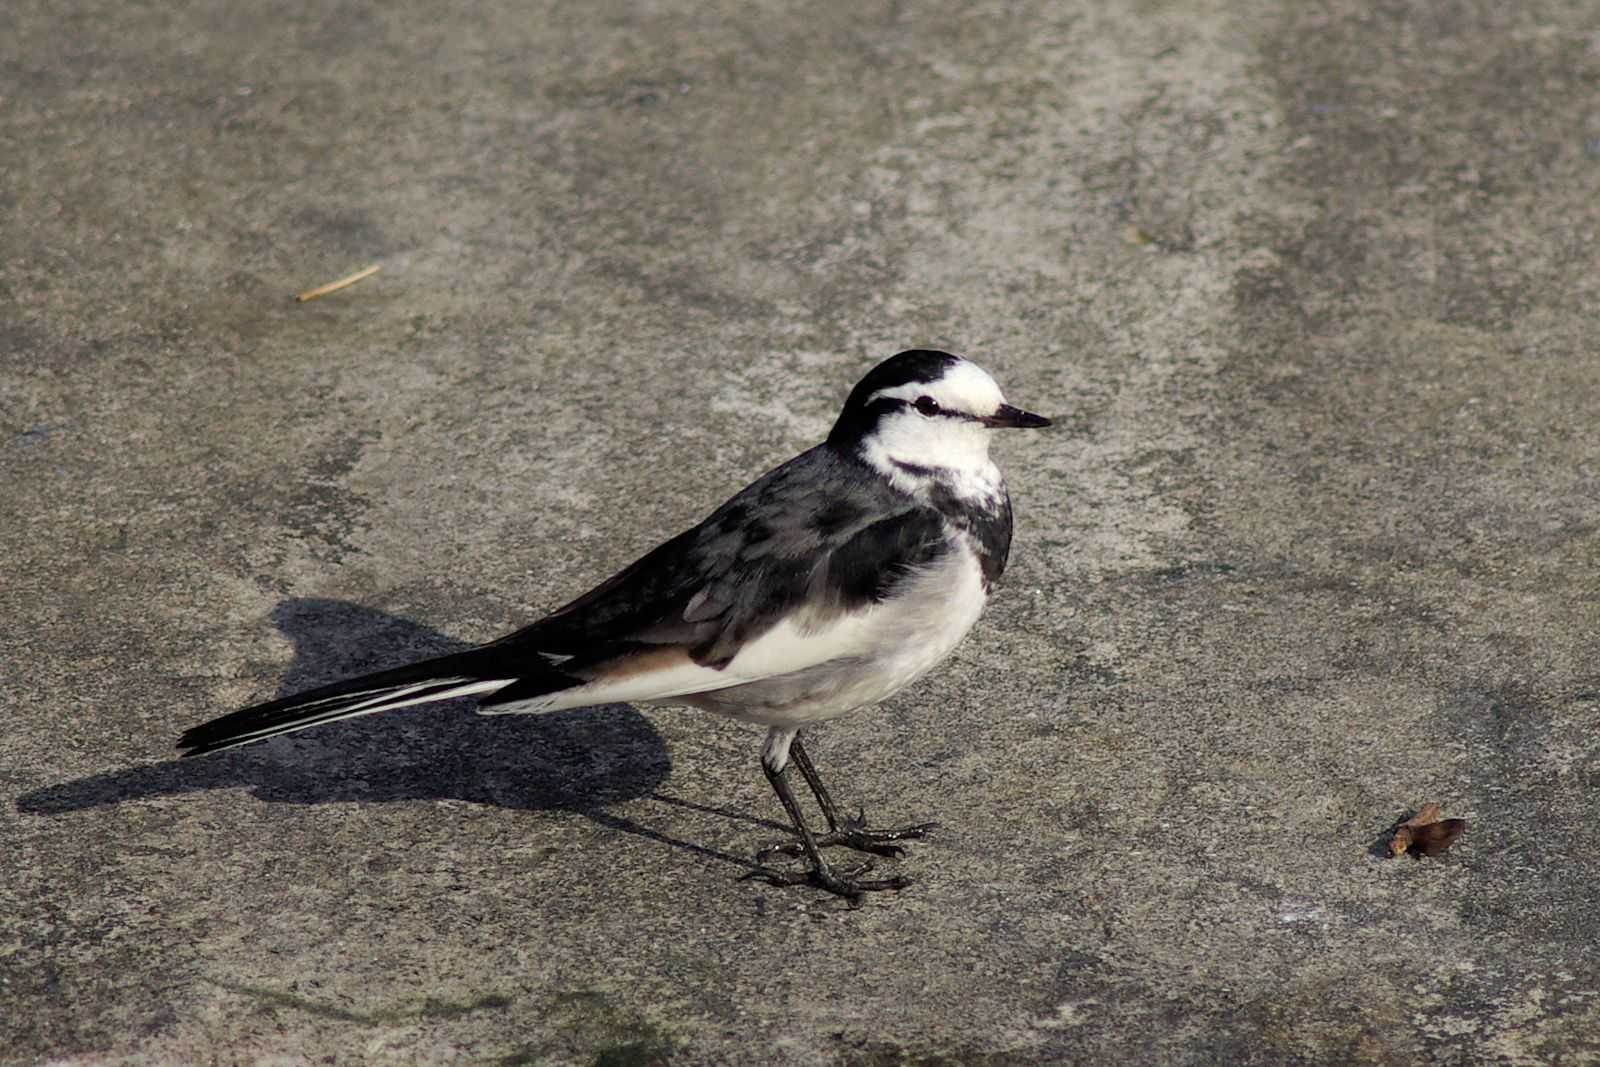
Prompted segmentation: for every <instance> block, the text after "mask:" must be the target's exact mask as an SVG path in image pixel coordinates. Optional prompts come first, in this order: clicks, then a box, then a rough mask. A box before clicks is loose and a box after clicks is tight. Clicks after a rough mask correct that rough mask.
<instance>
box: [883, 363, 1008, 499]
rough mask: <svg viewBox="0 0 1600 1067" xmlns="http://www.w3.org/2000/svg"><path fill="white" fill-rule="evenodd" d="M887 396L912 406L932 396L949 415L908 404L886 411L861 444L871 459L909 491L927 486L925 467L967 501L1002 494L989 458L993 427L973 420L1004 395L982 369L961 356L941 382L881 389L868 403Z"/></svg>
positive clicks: (996, 406)
mask: <svg viewBox="0 0 1600 1067" xmlns="http://www.w3.org/2000/svg"><path fill="white" fill-rule="evenodd" d="M883 397H891V398H894V399H896V400H904V401H906V402H907V404H908V405H914V404H915V403H916V402H917V400H918V399H919V398H921V397H929V398H931V399H932V400H933V401H934V403H936V404H938V405H939V409H940V411H942V412H949V413H951V414H939V415H924V414H922V413H921V412H919V411H918V410H917V409H916V408H915V407H914V406H908V407H905V408H901V409H899V410H897V411H893V412H891V413H889V414H888V415H885V416H884V417H883V418H882V419H881V420H880V421H879V423H878V425H877V427H876V428H875V429H874V430H873V432H872V434H871V435H870V436H868V437H867V438H866V440H865V441H863V442H862V456H863V458H865V459H866V461H867V462H868V463H870V464H872V465H873V467H875V468H877V469H878V470H879V471H880V472H882V473H883V474H884V475H885V476H887V477H888V479H889V480H890V481H891V482H893V483H894V484H895V485H896V486H898V487H899V488H901V489H904V490H906V491H907V492H913V493H915V492H918V491H919V489H922V490H925V489H926V484H925V483H926V481H927V475H926V474H918V473H917V470H918V469H922V470H924V471H927V470H932V471H937V472H939V477H940V480H941V481H943V482H944V483H945V484H946V485H947V486H948V487H949V488H950V489H951V490H953V491H954V492H955V493H956V495H957V496H960V497H962V498H964V499H967V500H973V501H979V500H984V501H987V500H993V499H995V498H996V497H998V495H999V493H1000V491H1001V487H1002V484H1003V483H1002V481H1001V477H1000V471H999V469H998V468H996V467H995V465H994V463H993V462H992V461H991V460H990V459H989V428H988V427H987V426H985V425H983V423H981V422H977V421H975V419H977V418H983V417H986V416H989V415H993V414H995V412H997V411H999V410H1000V405H1001V404H1003V403H1005V396H1004V395H1003V394H1002V393H1001V392H1000V386H998V385H996V384H995V380H994V379H993V378H991V377H989V375H988V373H987V372H986V371H985V370H984V369H983V368H982V367H980V366H978V365H977V364H976V363H968V362H967V361H966V360H962V361H961V362H959V363H957V364H956V365H955V366H953V367H951V368H950V369H949V370H947V371H945V373H944V374H943V375H941V376H940V377H939V379H938V380H937V381H932V382H910V383H907V384H906V385H897V386H895V387H894V388H892V389H880V390H878V391H877V392H876V393H873V394H872V396H871V397H870V398H868V403H871V401H873V400H877V399H880V398H883ZM962 415H970V416H973V418H962V417H961V416H962Z"/></svg>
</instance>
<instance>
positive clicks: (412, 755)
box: [16, 599, 781, 868]
mask: <svg viewBox="0 0 1600 1067" xmlns="http://www.w3.org/2000/svg"><path fill="white" fill-rule="evenodd" d="M272 621H273V622H274V623H275V624H276V625H277V626H278V628H279V629H280V630H282V631H283V633H284V634H285V636H287V637H288V638H289V639H290V641H292V642H293V644H294V651H295V655H294V660H293V662H292V664H291V665H290V667H289V669H288V671H287V673H286V674H285V675H284V678H283V682H282V684H281V686H280V688H279V696H289V695H292V694H294V693H297V692H301V691H303V690H306V689H310V688H312V687H314V686H317V685H321V684H325V683H327V682H332V681H336V680H338V679H340V678H345V677H350V676H352V675H356V674H363V673H366V672H369V671H374V670H381V669H383V668H385V667H392V666H395V665H398V664H401V663H405V662H409V661H412V660H417V659H423V658H427V657H431V656H443V655H447V654H449V653H452V652H459V651H462V650H464V649H466V648H468V647H470V646H469V645H467V644H465V643H464V642H461V641H457V640H454V639H452V638H450V637H447V636H445V635H443V634H440V633H439V632H437V631H435V630H430V629H428V628H426V627H422V626H418V625H416V624H415V623H412V622H408V621H406V620H405V619H402V618H399V617H397V616H394V615H389V614H386V613H384V612H381V611H375V610H373V609H370V608H366V607H362V606H361V605H358V604H352V603H349V602H346V601H340V600H321V599H293V600H287V601H284V602H283V603H282V604H280V605H279V606H278V607H277V608H275V609H274V610H273V612H272ZM174 735H176V731H174ZM174 740H176V736H174ZM671 770H672V761H671V759H670V758H669V757H668V755H667V749H666V744H665V743H664V742H663V741H662V738H661V735H660V734H659V733H658V732H657V731H656V728H655V727H654V726H653V725H651V723H650V721H649V720H648V719H646V718H645V717H644V716H643V715H641V714H639V713H638V712H637V711H635V710H634V709H633V708H631V707H629V706H628V705H626V704H605V705H599V706H596V707H591V708H574V709H572V710H568V711H554V712H545V713H542V714H537V715H479V714H477V713H476V711H475V710H474V705H473V702H472V701H470V700H451V701H443V702H440V703H437V704H431V705H418V706H415V707H411V708H403V709H400V710H398V711H392V712H386V713H384V714H381V715H372V716H367V717H363V718H355V719H347V720H343V721H341V722H339V723H337V724H333V725H330V726H328V727H325V728H322V729H313V730H308V731H304V732H301V733H295V734H290V735H287V736H283V737H278V738H274V739H272V740H270V741H265V742H261V743H259V744H254V745H247V746H245V747H243V748H238V749H230V750H227V751H224V752H220V753H216V754H214V755H209V756H205V757H200V758H195V759H183V758H173V759H171V760H167V761H165V762H162V763H155V764H147V765H144V766H140V767H130V768H124V769H121V770H115V771H108V772H105V773H101V774H95V775H90V776H88V777H85V778H79V779H76V780H74V781H70V782H62V783H59V784H56V785H51V786H46V787H44V788H41V789H36V790H34V791H32V792H30V793H26V794H24V795H23V796H21V797H19V798H18V800H17V804H16V806H17V810H18V811H19V812H22V813H25V814H34V815H60V814H65V813H68V812H74V811H81V810H84V809H87V808H95V807H104V806H109V805H114V804H121V803H123V802H126V801H130V800H139V799H144V798H149V797H164V796H177V795H182V794H185V793H193V792H198V791H201V790H208V789H232V788H237V787H239V786H248V787H250V788H251V789H252V790H253V792H254V794H255V795H256V796H257V797H259V798H260V799H262V800H265V801H268V802H271V803H281V804H326V803H330V802H337V801H362V802H368V803H389V802H394V801H405V800H447V799H448V800H464V801H467V802H469V803H474V804H492V805H495V806H497V807H503V808H513V809H522V810H529V811H551V810H560V811H570V812H574V813H577V814H580V815H584V816H586V817H588V818H591V819H593V820H594V821H596V822H598V823H600V824H602V825H605V826H609V827H612V828H614V829H618V830H621V831H624V832H627V833H632V834H636V835H638V836H641V837H644V838H647V839H650V840H654V841H658V842H662V843H665V844H668V845H671V846H673V847H677V848H682V849H686V850H688V851H690V852H693V853H696V854H698V855H703V856H709V857H713V858H716V859H720V860H723V861H726V862H729V863H733V864H735V865H738V866H740V867H745V868H752V867H754V866H755V864H753V863H751V862H749V861H747V860H744V859H741V858H739V857H737V856H732V855H728V854H726V853H722V852H718V851H716V850H713V849H708V848H705V847H703V846H700V845H696V844H694V843H692V842H687V841H682V840H679V839H676V838H673V837H669V836H667V835H666V834H663V833H661V832H659V831H656V830H653V829H651V828H649V827H646V826H643V825H641V824H639V823H637V822H634V821H633V820H631V819H628V818H624V817H622V816H618V815H615V814H611V813H608V812H606V811H605V810H604V808H605V807H606V806H607V805H610V804H616V803H619V802H622V801H629V800H637V799H640V798H646V797H649V798H654V799H658V800H661V801H664V802H666V803H668V804H672V805H676V806H684V805H685V804H686V802H683V801H678V800H675V799H673V798H671V797H665V796H661V795H659V794H658V793H657V790H658V789H659V788H660V786H661V785H662V783H663V782H665V780H666V778H667V776H668V775H669V774H670V773H671ZM689 806H691V807H694V808H700V806H699V805H689ZM702 810H706V811H710V812H712V813H715V814H718V815H721V816H722V817H724V818H729V819H735V820H742V819H744V818H745V816H742V815H739V814H737V813H734V812H725V811H721V810H719V809H702ZM767 825H773V824H767ZM780 829H781V828H780Z"/></svg>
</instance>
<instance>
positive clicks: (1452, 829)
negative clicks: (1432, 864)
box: [1389, 803, 1467, 856]
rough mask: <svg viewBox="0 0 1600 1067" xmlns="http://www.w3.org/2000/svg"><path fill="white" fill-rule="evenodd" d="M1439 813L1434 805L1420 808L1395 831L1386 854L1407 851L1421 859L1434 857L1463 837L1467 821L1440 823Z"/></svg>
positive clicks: (1429, 804) (1437, 806)
mask: <svg viewBox="0 0 1600 1067" xmlns="http://www.w3.org/2000/svg"><path fill="white" fill-rule="evenodd" d="M1442 811H1443V809H1442V808H1440V807H1439V805H1437V804H1433V803H1428V804H1424V805H1422V807H1421V808H1420V809H1419V810H1418V811H1417V813H1416V814H1415V815H1413V816H1411V818H1409V819H1407V820H1406V821H1405V822H1403V823H1401V824H1400V826H1399V827H1398V828H1397V829H1396V830H1395V832H1394V837H1393V838H1392V839H1391V840H1390V841H1389V853H1390V854H1391V855H1394V856H1398V855H1400V854H1401V853H1402V852H1406V851H1411V852H1415V853H1420V854H1421V855H1424V856H1437V855H1438V854H1439V853H1441V852H1443V851H1444V850H1445V849H1447V848H1449V847H1450V846H1451V845H1453V844H1455V843H1456V841H1457V840H1459V839H1460V837H1461V835H1462V834H1464V833H1466V830H1467V820H1465V819H1440V818H1439V815H1440V813H1441V812H1442Z"/></svg>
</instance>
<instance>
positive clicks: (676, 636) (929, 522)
mask: <svg viewBox="0 0 1600 1067" xmlns="http://www.w3.org/2000/svg"><path fill="white" fill-rule="evenodd" d="M855 462H856V461H854V460H853V459H851V458H850V457H848V456H841V455H840V454H838V453H837V452H835V451H833V450H832V449H830V448H828V447H827V446H825V445H824V446H819V447H818V448H815V449H812V450H811V451H809V452H806V453H803V454H802V455H800V456H798V457H796V458H795V459H793V460H791V461H790V462H789V463H787V464H785V465H784V466H782V467H779V468H778V469H777V470H774V471H772V472H771V473H769V474H767V475H765V476H764V477H762V478H761V479H759V480H757V481H756V482H754V483H752V484H751V485H750V486H749V487H748V488H746V489H745V490H744V491H742V492H741V493H739V494H738V495H737V496H735V497H734V498H733V499H731V500H729V501H728V502H727V503H726V504H724V505H722V507H720V508H718V509H717V510H716V511H715V512H713V513H712V514H711V515H710V516H708V517H707V518H706V519H705V520H704V521H703V522H701V523H700V524H699V525H697V526H695V527H694V528H693V529H691V530H688V531H686V532H684V533H682V534H680V535H678V536H677V537H675V538H673V539H672V540H670V541H668V542H666V543H665V544H663V545H661V546H660V547H658V548H656V549H655V550H654V551H652V552H650V553H649V554H647V555H646V556H644V557H643V558H641V559H640V560H638V561H637V562H636V563H634V564H632V565H631V566H629V567H627V568H625V569H624V570H623V571H621V572H620V573H618V574H617V575H616V576H615V577H613V578H611V579H609V580H607V581H606V582H603V583H602V584H601V585H599V586H597V587H595V588H594V589H593V590H591V591H590V592H588V593H585V594H584V595H583V596H581V597H579V598H577V599H576V600H574V601H572V602H571V603H570V604H567V605H565V606H563V607H561V608H558V609H557V610H555V611H553V612H551V613H550V615H548V616H546V617H545V618H544V619H541V620H540V621H539V622H537V623H534V624H533V625H532V626H529V627H527V628H525V629H523V630H519V631H517V632H516V633H514V634H511V635H509V636H507V637H505V638H502V639H501V640H500V641H499V642H496V643H495V645H494V646H490V647H498V648H501V649H502V650H504V651H512V650H520V651H521V652H522V653H523V654H525V655H527V656H530V657H536V658H539V659H541V660H543V661H544V662H545V663H547V664H549V665H551V666H554V667H556V668H557V669H559V671H560V672H561V673H562V674H563V675H566V676H572V677H578V678H582V679H585V680H586V684H583V685H581V686H577V687H574V688H572V689H570V690H566V691H562V692H560V693H558V694H549V693H541V692H536V691H534V689H533V687H523V686H516V685H513V686H510V687H507V688H506V689H503V690H501V691H499V692H496V693H494V694H491V695H489V696H487V697H486V698H485V699H484V700H483V701H482V702H481V704H482V706H483V707H484V708H486V709H493V708H495V707H497V706H501V705H517V707H516V708H515V710H525V709H528V708H530V706H531V707H538V708H546V707H573V706H579V705H581V704H582V703H596V702H605V701H611V700H649V699H661V698H666V697H670V696H681V695H685V694H688V693H696V692H705V691H709V690H712V689H719V688H725V687H727V686H731V685H740V684H744V683H746V682H749V681H752V680H756V678H755V677H752V676H750V675H749V674H748V673H747V672H746V671H744V670H741V669H740V664H739V662H738V658H739V653H740V652H741V650H744V649H746V648H747V647H749V646H750V645H751V644H752V642H754V641H756V640H757V639H759V638H760V637H762V636H763V635H765V634H767V633H769V632H770V631H772V630H773V629H774V628H775V627H777V626H778V625H780V624H781V623H783V622H785V621H787V622H788V623H789V624H790V625H791V626H792V627H797V628H798V631H799V632H801V633H803V634H804V635H806V636H809V637H817V636H819V635H822V634H825V633H826V631H828V629H829V628H830V627H831V626H833V625H835V624H836V623H838V622H839V621H841V620H842V619H843V618H844V617H845V616H846V615H848V614H849V613H850V612H853V611H856V610H859V609H862V608H865V607H867V606H869V605H870V604H872V603H874V602H879V601H882V600H885V599H888V598H890V597H892V596H893V595H894V591H895V589H896V587H897V586H898V585H899V583H901V582H903V581H905V580H906V579H907V578H909V577H910V576H912V575H914V574H915V573H916V572H918V571H919V570H920V569H922V568H924V567H926V566H928V565H929V564H931V563H933V562H934V561H935V560H937V559H938V558H939V557H940V556H942V555H943V554H944V553H945V552H947V551H948V550H949V541H948V536H947V528H946V525H945V520H944V519H943V518H942V517H941V516H940V515H939V513H938V512H937V511H935V510H933V509H931V508H927V507H924V506H921V505H919V504H918V503H917V502H916V501H914V500H913V499H912V498H911V497H909V496H906V495H905V494H902V493H899V492H897V491H895V490H893V489H892V488H890V487H889V486H887V485H885V484H884V483H883V482H882V480H881V479H879V478H876V477H872V476H870V472H864V471H862V470H860V469H858V468H857V467H855V466H852V464H853V463H855ZM839 654H840V651H839V647H838V645H837V643H836V642H830V641H828V640H810V641H805V640H802V641H794V642H788V643H787V645H786V649H785V654H784V655H782V656H780V657H778V658H777V659H775V660H774V659H773V658H771V657H764V658H763V666H762V668H761V669H762V670H763V671H772V670H780V669H781V670H789V669H804V668H806V667H809V666H815V665H817V663H819V662H825V661H826V659H827V658H828V657H831V656H836V655H839ZM768 676H770V674H762V675H760V677H768ZM652 689H659V690H660V691H652V692H649V693H648V694H647V693H646V691H647V690H652ZM507 710H512V709H509V708H508V709H507Z"/></svg>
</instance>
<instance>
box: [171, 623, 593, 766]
mask: <svg viewBox="0 0 1600 1067" xmlns="http://www.w3.org/2000/svg"><path fill="white" fill-rule="evenodd" d="M529 658H530V659H531V658H533V657H529ZM506 659H507V657H506V656H505V654H504V651H503V650H501V649H496V648H493V647H486V648H474V649H469V650H467V651H465V652H456V653H453V654H451V655H448V656H440V657H438V658H437V659H429V660H422V661H421V662H419V663H411V664H407V665H406V666H404V667H395V668H394V669H392V670H387V671H378V672H377V673H375V674H365V675H362V676H361V677H359V678H348V679H346V680H344V681H342V682H334V683H333V684H332V685H325V686H321V687H319V688H317V689H312V690H310V691H308V692H305V693H299V694H297V695H295V696H292V697H284V698H283V699H281V700H269V701H267V702H266V703H265V704H257V705H255V706H254V707H249V708H244V709H242V710H240V711H236V712H233V713H232V714H230V715H224V716H222V717H221V718H220V719H213V720H211V721H210V722H207V723H202V724H201V725H199V726H196V727H193V728H192V729H190V730H187V731H185V733H184V734H183V736H182V737H180V738H178V747H179V748H181V749H183V750H184V753H183V754H184V755H185V756H198V755H201V754H203V753H206V752H216V751H217V750H219V749H224V748H234V747H236V746H238V745H247V744H249V743H250V742H252V741H264V740H266V739H267V738H269V737H276V736H278V735H279V734H286V733H289V732H291V731H293V730H304V729H305V728H306V727H308V726H318V725H321V724H322V723H325V722H334V721H335V720H338V719H350V718H354V717H356V716H358V715H376V714H377V713H378V712H380V711H392V710H393V709H395V708H404V707H409V706H410V705H412V704H424V703H427V702H428V701H432V700H448V699H449V698H451V697H459V696H471V695H473V694H477V693H493V692H495V691H497V690H500V689H504V688H505V687H506V686H508V685H511V684H513V683H515V682H518V681H521V682H523V683H524V684H526V683H528V682H529V681H530V679H528V678H527V677H526V675H525V672H524V671H523V670H520V669H508V668H509V667H510V665H509V664H508V663H507V662H506ZM541 673H543V672H541ZM540 681H541V682H544V681H546V679H544V678H541V679H540ZM575 684H578V681H577V679H575V678H567V677H565V676H563V675H561V674H559V673H558V672H556V671H554V670H550V671H549V673H548V688H547V689H545V691H546V692H553V691H555V690H557V689H564V688H566V687H567V686H569V685H575Z"/></svg>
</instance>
